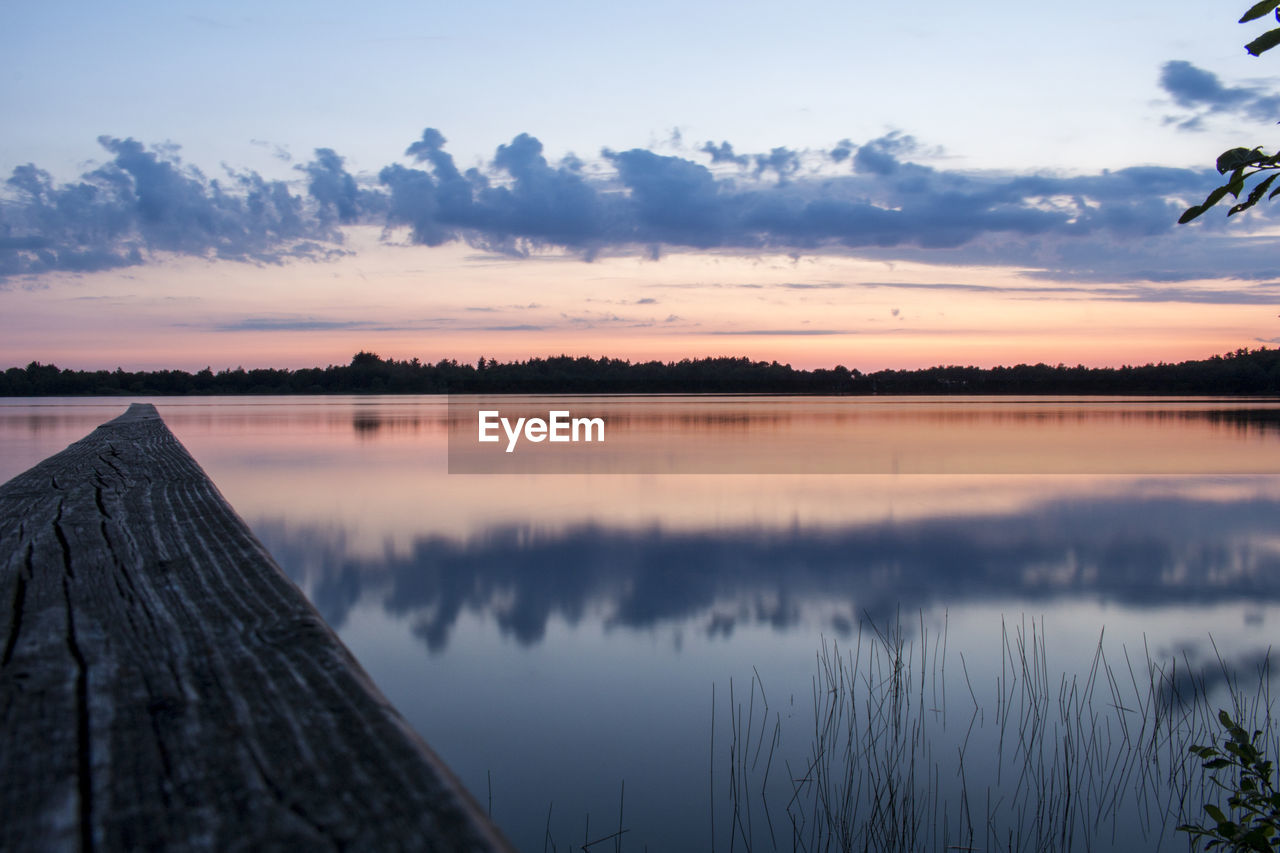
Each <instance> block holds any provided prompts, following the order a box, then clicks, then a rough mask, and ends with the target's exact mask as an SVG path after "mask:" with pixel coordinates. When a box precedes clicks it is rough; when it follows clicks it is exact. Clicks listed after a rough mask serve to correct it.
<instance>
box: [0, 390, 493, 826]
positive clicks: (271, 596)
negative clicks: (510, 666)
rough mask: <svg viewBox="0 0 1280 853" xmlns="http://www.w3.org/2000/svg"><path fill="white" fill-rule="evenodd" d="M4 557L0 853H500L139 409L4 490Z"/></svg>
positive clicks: (478, 818) (181, 453) (471, 809)
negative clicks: (186, 852) (318, 852)
mask: <svg viewBox="0 0 1280 853" xmlns="http://www.w3.org/2000/svg"><path fill="white" fill-rule="evenodd" d="M0 560H2V561H3V562H2V564H0V849H3V850H75V849H80V850H93V849H104V850H126V849H127V850H155V849H160V848H165V849H190V850H197V849H198V850H219V851H222V850H272V849H275V850H312V849H344V848H347V849H352V850H442V851H444V850H508V849H509V847H508V845H507V844H506V842H505V841H503V840H502V838H501V836H500V835H499V833H498V832H497V831H496V830H495V829H494V828H493V826H492V825H491V824H490V823H489V821H488V820H487V818H486V817H485V816H484V814H483V812H482V811H481V810H480V809H479V808H478V807H477V806H476V804H475V803H474V801H473V800H472V799H471V798H470V797H469V796H468V795H467V793H466V792H465V790H464V789H463V788H462V786H461V784H460V783H459V782H458V781H457V780H456V779H455V778H454V777H453V776H452V774H451V773H450V772H449V770H448V768H446V767H445V765H444V763H443V762H441V761H440V759H439V758H438V757H436V756H435V755H434V754H433V753H432V752H431V750H430V749H429V748H428V747H427V746H426V744H424V743H423V742H422V740H421V739H420V738H419V737H418V736H417V735H415V734H414V733H413V731H412V730H411V729H410V728H409V726H408V725H407V724H406V723H405V721H404V720H403V719H402V718H401V717H400V715H399V714H398V713H397V712H396V711H395V709H393V708H392V707H391V705H390V704H389V703H388V702H387V700H386V699H385V698H384V697H383V696H382V695H381V694H380V693H379V692H378V690H377V689H376V688H375V687H374V686H373V684H372V683H371V682H370V680H369V678H368V676H367V675H366V674H365V673H364V671H363V670H362V669H361V668H360V666H359V665H358V664H357V663H356V662H355V660H354V659H353V658H352V657H351V654H350V653H349V652H348V651H347V650H346V648H345V647H343V645H342V644H341V642H340V641H339V640H338V638H337V637H336V636H335V635H334V634H333V633H332V631H330V629H329V628H328V626H326V625H325V624H324V622H323V621H322V620H321V618H320V616H319V615H318V614H317V613H316V611H315V610H314V609H313V608H312V607H311V605H310V604H309V603H308V602H307V601H306V599H305V598H304V597H303V596H302V594H301V593H300V592H299V590H298V589H297V587H295V586H294V585H293V584H292V582H290V581H289V579H288V578H287V577H286V576H285V575H284V573H283V572H282V571H281V570H280V569H279V567H278V566H277V565H276V564H275V562H274V561H273V560H272V558H271V557H270V555H269V554H268V553H267V552H266V550H265V549H264V548H263V547H262V545H261V544H260V543H259V542H258V540H257V539H256V538H254V536H253V534H252V533H250V531H249V529H248V527H246V525H245V524H244V522H243V521H242V520H241V519H240V518H239V516H237V515H236V514H235V512H234V510H232V509H231V507H230V506H229V505H228V504H227V502H226V500H224V499H223V497H222V495H221V494H219V493H218V490H217V489H216V488H215V487H214V485H213V483H212V482H210V480H209V478H208V477H207V476H206V475H205V473H204V472H203V471H202V470H201V469H200V467H199V466H198V465H197V464H196V463H195V461H194V460H193V459H192V458H191V456H190V454H188V453H187V451H186V449H185V448H183V446H182V445H181V444H180V443H179V442H178V440H177V439H176V438H175V437H174V436H173V434H172V433H171V432H170V431H169V430H168V428H167V427H165V425H164V423H163V421H161V420H160V417H159V415H158V414H157V413H156V410H155V408H154V407H153V406H150V405H141V404H134V405H133V406H131V407H130V408H129V411H128V412H127V413H126V414H124V415H122V416H121V417H119V418H117V419H115V420H114V421H111V422H109V423H107V424H104V425H103V426H101V427H99V428H98V429H97V430H96V431H94V432H93V433H92V434H90V435H89V436H88V437H87V438H85V439H83V440H81V441H79V442H77V443H75V444H73V445H71V446H70V447H68V448H67V449H66V450H64V451H63V452H61V453H59V454H57V455H56V456H53V457H51V458H49V459H47V460H45V461H44V462H42V463H41V464H39V465H37V466H36V467H34V468H32V469H31V470H30V471H27V472H26V473H24V474H21V475H19V476H18V477H15V478H14V479H13V480H10V481H9V482H8V483H6V484H5V485H3V486H0Z"/></svg>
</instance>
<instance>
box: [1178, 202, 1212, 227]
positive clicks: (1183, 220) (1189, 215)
mask: <svg viewBox="0 0 1280 853" xmlns="http://www.w3.org/2000/svg"><path fill="white" fill-rule="evenodd" d="M1208 209H1209V208H1207V207H1205V206H1204V205H1200V204H1193V205H1192V206H1191V207H1188V208H1187V209H1186V210H1184V211H1182V215H1181V216H1179V217H1178V224H1179V225H1186V224H1187V223H1188V222H1190V221H1191V220H1193V219H1195V218H1196V217H1197V216H1199V215H1200V214H1202V213H1204V212H1205V211H1206V210H1208Z"/></svg>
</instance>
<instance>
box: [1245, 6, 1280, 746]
mask: <svg viewBox="0 0 1280 853" xmlns="http://www.w3.org/2000/svg"><path fill="white" fill-rule="evenodd" d="M1276 2H1277V3H1280V0H1276ZM1276 178H1280V175H1271V176H1270V177H1268V178H1267V179H1266V180H1265V181H1263V182H1262V183H1260V184H1258V185H1257V186H1256V187H1254V188H1253V192H1251V193H1249V204H1257V203H1258V202H1259V201H1261V200H1262V194H1263V193H1265V192H1266V191H1267V187H1269V186H1271V185H1272V184H1273V183H1275V181H1276ZM1259 734H1261V732H1258V733H1256V734H1254V737H1257V736H1258V735H1259Z"/></svg>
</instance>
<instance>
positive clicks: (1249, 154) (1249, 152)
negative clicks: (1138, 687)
mask: <svg viewBox="0 0 1280 853" xmlns="http://www.w3.org/2000/svg"><path fill="white" fill-rule="evenodd" d="M1261 153H1262V149H1261V148H1232V149H1231V150H1229V151H1223V152H1222V153H1221V154H1219V155H1218V162H1217V164H1216V166H1217V169H1218V174H1220V175H1225V174H1226V173H1227V172H1231V171H1234V170H1236V169H1241V168H1243V167H1245V166H1247V165H1249V164H1250V163H1252V162H1254V161H1255V160H1257V158H1258V157H1259V156H1261ZM1223 725H1224V726H1225V725H1226V723H1223Z"/></svg>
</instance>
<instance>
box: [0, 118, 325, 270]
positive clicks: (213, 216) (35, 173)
mask: <svg viewBox="0 0 1280 853" xmlns="http://www.w3.org/2000/svg"><path fill="white" fill-rule="evenodd" d="M98 142H99V144H101V145H102V147H103V148H104V149H106V151H107V152H108V153H110V154H111V155H112V159H111V160H109V161H108V162H107V163H105V164H104V165H102V166H100V167H98V168H96V169H94V170H92V171H90V172H87V173H85V174H84V175H82V176H81V178H80V179H79V180H78V181H74V182H70V183H65V184H56V183H55V182H54V181H53V179H52V177H51V176H50V175H49V173H48V172H45V171H44V170H42V169H40V168H38V167H36V166H35V165H34V164H28V165H25V166H19V167H17V168H15V169H14V170H13V174H12V175H11V176H10V177H9V179H8V180H7V181H6V187H7V188H8V189H9V190H10V193H11V195H12V196H13V199H14V200H13V201H12V202H11V203H6V204H4V205H3V206H0V277H3V276H12V275H21V274H38V273H43V272H49V271H55V270H65V271H72V272H90V271H94V270H102V269H112V268H115V267H125V266H133V265H136V264H139V263H142V262H143V261H144V260H145V258H146V257H147V256H148V255H150V254H151V253H152V252H176V253H180V254H186V255H196V256H201V257H217V258H226V259H232V260H240V261H256V262H269V263H277V262H280V261H281V260H283V259H285V258H287V257H297V256H306V257H316V256H322V255H325V254H327V253H329V252H330V251H332V247H326V246H323V245H321V242H322V241H330V240H332V239H333V238H334V236H335V234H334V232H332V231H331V229H329V228H328V227H327V226H326V225H325V223H323V222H322V221H319V220H317V219H316V218H315V217H313V216H308V215H306V214H305V212H304V201H303V199H302V198H301V197H299V196H297V195H295V194H294V193H293V192H292V191H291V190H290V188H289V186H288V185H287V184H286V183H284V182H281V181H268V180H265V179H263V178H262V177H261V176H260V175H258V174H257V173H255V172H235V171H229V172H228V174H227V176H226V178H225V179H223V180H211V179H209V178H206V177H205V176H204V175H203V174H202V173H201V172H200V171H199V170H197V169H195V168H192V167H190V166H186V165H184V164H183V163H182V161H181V160H180V159H179V158H178V156H177V154H176V150H175V149H173V148H172V147H163V146H159V147H153V148H152V149H151V150H147V149H146V148H145V147H144V146H143V145H142V144H141V143H139V142H137V141H135V140H133V139H116V138H114V137H109V136H103V137H99V139H98Z"/></svg>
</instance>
